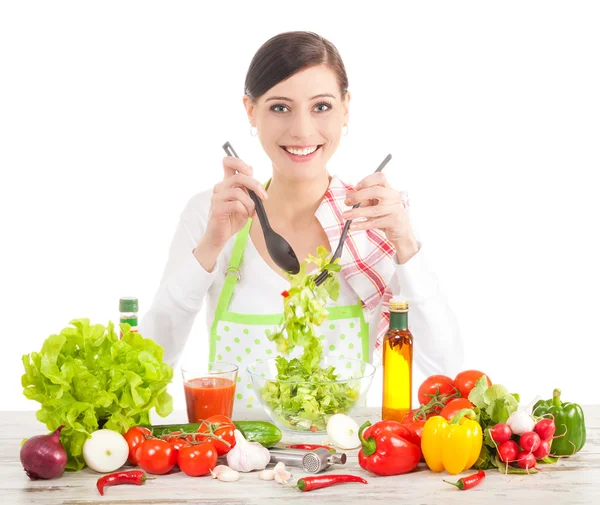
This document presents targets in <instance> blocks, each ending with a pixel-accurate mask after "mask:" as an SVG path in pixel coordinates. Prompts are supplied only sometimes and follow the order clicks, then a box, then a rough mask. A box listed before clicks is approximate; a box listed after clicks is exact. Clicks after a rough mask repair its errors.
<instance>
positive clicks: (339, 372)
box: [247, 247, 375, 433]
mask: <svg viewBox="0 0 600 505" xmlns="http://www.w3.org/2000/svg"><path fill="white" fill-rule="evenodd" d="M308 262H312V263H315V264H316V265H317V267H318V269H317V272H319V271H321V270H322V269H326V270H328V271H329V273H330V275H329V277H328V278H327V280H326V281H325V282H324V283H323V284H322V285H321V286H316V285H315V282H314V279H315V276H314V274H307V272H306V269H307V264H308ZM340 270H341V266H340V265H339V263H338V261H337V260H336V262H334V263H332V264H331V263H329V253H328V251H327V249H325V248H324V247H319V249H318V250H317V256H316V257H314V256H312V255H309V257H308V260H307V262H303V263H302V264H301V265H300V272H299V273H298V274H296V275H289V274H288V278H289V280H290V288H289V290H288V291H287V292H284V293H283V295H284V302H283V303H284V311H283V322H282V324H281V326H280V328H279V329H278V331H276V332H274V333H273V334H271V335H270V336H269V339H271V340H272V341H274V342H275V343H276V346H277V351H278V352H279V353H281V355H280V356H278V357H276V358H272V359H267V360H259V361H256V362H254V363H252V364H251V365H249V366H248V368H247V371H248V373H249V374H250V377H251V379H252V385H253V389H254V391H255V393H256V395H257V397H258V398H259V399H260V401H261V404H262V405H263V407H264V408H265V410H266V411H267V413H268V414H269V416H270V417H271V418H272V419H273V421H274V422H275V423H276V424H277V425H278V426H279V427H280V428H282V429H284V430H293V431H304V432H309V433H310V432H312V433H323V432H324V431H325V429H326V426H327V421H328V419H329V418H330V417H331V416H332V415H334V414H338V413H344V414H348V413H349V412H350V411H351V410H352V409H353V408H354V407H355V406H356V405H358V404H359V403H360V402H361V400H362V399H364V397H365V395H366V393H367V391H368V389H369V386H370V385H371V381H372V379H373V375H374V373H375V367H374V366H373V365H371V364H369V363H366V362H364V361H361V360H358V359H344V358H341V357H335V356H324V355H323V346H322V344H321V341H320V339H319V336H318V334H317V327H318V326H319V325H320V324H322V323H323V322H324V321H326V320H327V316H328V314H329V313H328V311H327V308H326V304H327V301H328V299H329V298H331V299H332V300H333V301H337V299H338V296H339V292H340V284H339V279H338V276H337V273H338V272H339V271H340ZM298 349H301V350H302V352H301V354H300V355H299V356H298V357H293V358H291V359H289V358H290V355H291V354H292V353H293V352H294V351H296V352H295V353H294V354H298V352H297V351H298Z"/></svg>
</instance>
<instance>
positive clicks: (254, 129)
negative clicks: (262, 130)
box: [250, 126, 258, 137]
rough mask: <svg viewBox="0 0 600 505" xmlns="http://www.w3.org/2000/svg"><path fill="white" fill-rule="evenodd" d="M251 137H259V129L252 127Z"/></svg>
mask: <svg viewBox="0 0 600 505" xmlns="http://www.w3.org/2000/svg"><path fill="white" fill-rule="evenodd" d="M250 135H252V136H253V137H256V136H257V135H258V129H257V128H256V126H251V127H250Z"/></svg>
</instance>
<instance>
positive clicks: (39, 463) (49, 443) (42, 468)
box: [21, 424, 67, 480]
mask: <svg viewBox="0 0 600 505" xmlns="http://www.w3.org/2000/svg"><path fill="white" fill-rule="evenodd" d="M64 427H65V425H64V424H63V425H62V426H59V427H58V428H57V429H56V431H54V432H53V433H49V434H48V435H37V436H35V437H31V438H30V439H28V440H27V441H26V442H25V443H24V444H23V447H21V464H22V465H23V468H24V469H25V473H26V474H27V475H28V476H29V478H30V479H32V480H36V479H54V478H56V477H59V476H60V475H62V473H63V472H64V471H65V467H66V466H67V451H65V448H64V447H63V445H62V443H61V441H60V432H61V430H62V429H63V428H64Z"/></svg>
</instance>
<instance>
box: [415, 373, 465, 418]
mask: <svg viewBox="0 0 600 505" xmlns="http://www.w3.org/2000/svg"><path fill="white" fill-rule="evenodd" d="M455 392H456V388H455V387H454V384H453V383H452V379H451V378H450V377H447V376H445V375H432V376H431V377H428V378H427V379H425V380H424V381H423V384H421V386H420V387H419V403H420V404H421V405H425V404H427V403H428V402H429V400H431V399H432V398H433V397H435V396H439V395H451V394H453V393H455ZM435 410H437V411H439V410H441V407H436V408H435Z"/></svg>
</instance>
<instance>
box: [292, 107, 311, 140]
mask: <svg viewBox="0 0 600 505" xmlns="http://www.w3.org/2000/svg"><path fill="white" fill-rule="evenodd" d="M313 131H314V125H313V120H312V117H311V116H310V112H304V111H302V112H296V113H295V114H294V116H293V118H292V124H291V125H290V135H291V136H292V137H295V138H299V139H304V138H309V137H310V136H311V135H312V133H313Z"/></svg>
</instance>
